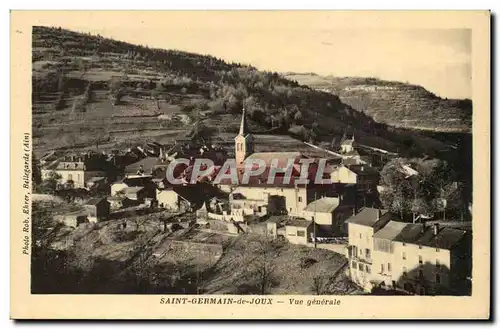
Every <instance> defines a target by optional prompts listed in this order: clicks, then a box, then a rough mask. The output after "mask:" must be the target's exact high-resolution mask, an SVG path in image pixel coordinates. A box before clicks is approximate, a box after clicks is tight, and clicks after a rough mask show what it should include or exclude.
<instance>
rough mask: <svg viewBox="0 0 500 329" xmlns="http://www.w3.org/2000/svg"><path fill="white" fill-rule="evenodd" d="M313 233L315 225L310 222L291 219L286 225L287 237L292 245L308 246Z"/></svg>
mask: <svg viewBox="0 0 500 329" xmlns="http://www.w3.org/2000/svg"><path fill="white" fill-rule="evenodd" d="M313 231H314V225H313V222H312V221H310V220H305V219H291V220H288V221H287V222H286V223H285V237H286V239H287V240H288V242H290V243H292V244H302V245H307V243H308V242H309V241H310V237H311V236H312V235H313Z"/></svg>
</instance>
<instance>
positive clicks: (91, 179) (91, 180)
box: [87, 176, 106, 183]
mask: <svg viewBox="0 0 500 329" xmlns="http://www.w3.org/2000/svg"><path fill="white" fill-rule="evenodd" d="M104 179H106V177H101V176H97V177H91V178H89V179H88V180H87V183H89V182H99V181H101V180H104Z"/></svg>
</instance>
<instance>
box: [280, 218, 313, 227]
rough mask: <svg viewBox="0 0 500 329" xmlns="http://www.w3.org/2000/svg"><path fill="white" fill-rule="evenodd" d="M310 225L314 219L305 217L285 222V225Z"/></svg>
mask: <svg viewBox="0 0 500 329" xmlns="http://www.w3.org/2000/svg"><path fill="white" fill-rule="evenodd" d="M309 225H312V221H310V220H305V219H291V220H289V221H288V222H286V224H285V226H294V227H309Z"/></svg>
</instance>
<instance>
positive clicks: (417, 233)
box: [394, 224, 467, 250]
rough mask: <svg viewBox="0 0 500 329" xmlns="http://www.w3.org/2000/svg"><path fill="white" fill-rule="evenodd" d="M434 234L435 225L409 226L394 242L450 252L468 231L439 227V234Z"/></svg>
mask: <svg viewBox="0 0 500 329" xmlns="http://www.w3.org/2000/svg"><path fill="white" fill-rule="evenodd" d="M434 233H435V232H434V226H433V225H431V226H426V227H423V225H422V224H408V225H407V226H406V227H405V228H404V229H403V230H402V231H401V233H400V234H398V235H397V236H396V237H395V238H394V241H399V242H405V243H409V244H415V245H419V246H426V247H431V248H439V249H447V250H449V249H451V248H453V247H454V246H455V245H456V244H457V243H458V242H460V240H461V239H462V238H463V237H464V236H465V235H466V233H467V231H465V230H461V229H457V228H451V227H443V228H440V227H438V230H437V234H434Z"/></svg>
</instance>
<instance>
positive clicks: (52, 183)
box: [36, 171, 61, 194]
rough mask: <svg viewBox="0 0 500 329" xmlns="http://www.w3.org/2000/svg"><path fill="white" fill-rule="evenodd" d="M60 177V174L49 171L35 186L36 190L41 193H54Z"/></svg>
mask: <svg viewBox="0 0 500 329" xmlns="http://www.w3.org/2000/svg"><path fill="white" fill-rule="evenodd" d="M60 179H61V175H59V174H58V173H57V172H55V171H51V172H49V173H48V175H47V176H46V177H45V179H44V180H43V181H42V182H41V183H40V184H39V185H38V186H37V189H36V190H37V192H38V193H42V194H54V193H55V191H56V189H57V186H58V184H59V180H60Z"/></svg>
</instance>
